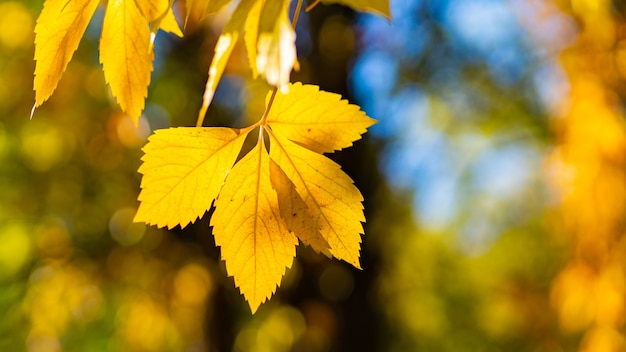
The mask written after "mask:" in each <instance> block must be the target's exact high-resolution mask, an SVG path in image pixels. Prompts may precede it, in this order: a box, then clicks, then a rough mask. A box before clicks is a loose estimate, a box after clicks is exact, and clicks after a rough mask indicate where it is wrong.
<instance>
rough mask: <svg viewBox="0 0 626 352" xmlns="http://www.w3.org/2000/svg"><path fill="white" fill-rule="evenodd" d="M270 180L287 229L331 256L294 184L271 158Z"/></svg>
mask: <svg viewBox="0 0 626 352" xmlns="http://www.w3.org/2000/svg"><path fill="white" fill-rule="evenodd" d="M270 180H271V181H272V187H273V188H274V189H275V190H276V194H277V195H278V207H279V209H280V215H281V216H282V218H283V220H284V221H285V225H287V229H288V230H289V231H291V232H293V233H294V234H296V236H298V238H299V239H300V241H302V243H304V244H306V245H308V246H311V248H313V249H314V250H315V251H317V252H320V253H323V254H325V255H327V256H329V257H330V256H332V255H331V254H330V251H329V249H330V246H329V245H328V242H326V240H325V239H324V237H323V236H322V234H321V233H320V231H319V229H318V228H317V223H316V221H315V218H314V217H313V216H312V215H311V213H310V212H309V208H308V207H307V205H306V203H305V202H304V200H303V199H302V197H301V196H300V195H299V194H298V192H297V191H296V186H295V185H294V184H293V182H291V180H290V179H289V177H287V175H286V174H285V172H284V171H283V170H282V169H281V168H280V166H278V164H276V162H274V160H272V159H270Z"/></svg>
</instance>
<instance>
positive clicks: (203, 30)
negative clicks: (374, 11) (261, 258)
mask: <svg viewBox="0 0 626 352" xmlns="http://www.w3.org/2000/svg"><path fill="white" fill-rule="evenodd" d="M42 3H43V1H42V0H15V1H7V0H0V316H1V317H2V318H1V319H0V350H2V351H451V352H452V351H546V352H548V351H550V352H551V351H555V352H558V351H598V352H604V351H626V338H625V335H624V333H625V332H626V331H625V326H624V325H625V323H626V255H625V254H626V236H625V235H626V121H625V117H624V114H625V111H624V107H625V105H624V103H625V101H626V41H625V39H626V17H625V16H626V2H624V1H621V0H569V1H568V0H430V1H429V0H391V12H392V17H393V20H392V21H388V20H385V19H383V18H380V17H377V16H373V15H364V14H358V13H354V12H352V11H351V10H349V9H346V8H343V7H340V6H325V5H319V6H317V7H315V8H314V9H313V10H312V11H311V12H309V13H306V14H303V15H302V16H301V17H300V21H299V24H298V28H297V31H298V40H297V45H298V52H299V59H300V64H301V70H300V71H299V72H294V74H293V75H292V79H293V80H299V81H303V82H306V83H312V84H317V85H319V86H321V88H322V89H325V90H328V91H332V92H336V93H340V94H342V95H343V96H344V97H346V98H347V99H349V100H350V101H352V102H354V103H356V104H359V105H360V106H361V107H362V108H363V109H364V110H365V111H366V112H367V113H368V115H369V116H371V117H373V118H375V119H377V120H378V121H379V122H378V124H377V125H375V126H374V127H372V128H371V130H370V132H369V133H368V134H367V135H366V137H365V138H364V139H363V140H362V141H359V142H358V143H356V144H355V147H353V148H350V149H348V150H345V151H342V152H339V153H335V154H334V155H332V156H331V157H332V158H334V159H335V160H337V161H338V162H340V163H341V164H342V165H343V168H344V170H346V172H347V173H348V174H350V175H351V177H353V178H354V180H355V182H356V184H357V186H358V187H359V189H360V190H361V191H362V193H363V194H364V196H365V209H366V216H367V219H368V221H367V224H366V226H365V227H366V234H365V236H364V237H363V249H362V266H363V268H364V270H362V271H358V270H355V269H354V268H352V267H350V266H349V265H347V264H345V263H342V262H339V261H336V260H329V259H327V258H325V257H322V256H320V255H317V254H315V253H314V252H313V251H312V250H310V249H309V248H306V247H303V246H300V247H299V248H298V256H297V258H296V260H295V262H294V265H293V268H292V269H291V270H289V271H288V273H287V275H286V276H285V278H284V280H283V283H282V285H281V287H280V288H279V290H278V293H277V294H276V295H275V296H274V297H273V298H272V300H271V301H270V302H269V303H266V304H264V305H262V306H261V308H260V309H259V311H258V312H257V313H256V314H255V315H254V316H252V315H251V314H250V311H249V308H248V307H247V304H246V303H245V301H244V300H243V298H242V297H241V296H240V295H239V293H238V292H237V290H236V289H235V288H234V284H233V281H232V279H231V278H228V277H227V276H226V272H225V268H224V265H223V263H222V262H221V261H220V259H219V250H218V249H217V248H216V247H215V244H214V242H213V239H212V236H211V231H210V228H209V226H208V218H209V216H210V213H209V214H206V215H205V217H204V218H202V219H201V220H200V221H198V222H197V223H196V224H194V225H192V226H189V227H187V228H185V229H184V230H181V229H179V228H177V229H174V230H173V231H165V230H159V229H156V228H154V227H147V226H145V225H143V224H135V223H133V222H132V218H133V216H134V212H135V209H136V207H137V201H136V197H137V194H138V192H139V182H140V177H139V175H138V174H137V172H136V170H137V168H138V166H139V164H140V158H141V155H142V153H141V147H142V146H143V145H144V144H145V143H146V139H147V137H148V136H149V135H150V134H151V132H152V131H153V130H155V129H158V128H167V127H170V126H192V125H194V123H195V119H196V114H197V110H198V108H199V106H200V102H201V95H202V91H203V88H204V83H205V80H206V75H207V73H206V72H207V68H208V66H209V63H210V60H211V56H212V53H213V48H214V45H215V42H216V40H217V36H218V35H219V31H220V28H221V25H223V23H224V20H225V18H226V17H225V16H226V15H225V14H219V15H215V16H212V17H209V18H208V19H207V20H206V21H204V22H198V21H195V20H194V19H192V20H191V21H190V22H189V23H188V26H187V33H186V36H185V38H183V39H179V38H176V37H172V36H169V35H167V34H160V35H159V37H158V39H157V43H156V51H157V52H156V57H157V58H156V62H155V71H154V73H153V76H152V84H151V86H150V92H149V97H148V101H147V107H146V110H145V113H144V116H142V117H141V119H140V122H139V126H138V127H135V126H134V125H133V123H132V122H131V120H130V119H129V118H127V117H126V116H124V115H123V114H122V113H120V110H119V108H117V107H116V105H115V102H114V100H113V98H112V97H111V95H110V93H109V91H108V88H107V87H106V85H105V82H104V79H103V74H102V71H101V67H100V65H99V64H98V53H97V48H98V37H99V33H100V28H101V22H102V16H103V11H102V8H101V9H100V10H99V11H98V12H97V14H96V16H95V18H94V19H93V20H92V22H91V24H90V26H89V28H88V31H87V33H86V35H85V38H84V39H83V40H82V42H81V45H80V47H79V49H78V51H77V53H76V55H75V57H74V59H73V61H72V62H71V63H70V65H69V67H68V69H67V72H66V73H65V75H64V78H63V79H62V81H61V83H60V85H59V88H58V90H57V92H56V93H55V95H54V96H53V98H52V99H51V100H50V101H48V102H47V103H46V104H44V106H43V107H41V108H40V109H38V110H37V111H36V113H35V116H34V117H33V119H32V120H29V118H28V117H29V113H30V109H31V107H32V104H33V102H34V94H33V92H32V72H33V70H34V62H33V60H32V57H33V53H34V47H33V40H34V35H33V29H34V24H35V21H36V18H37V16H38V13H39V11H40V10H41V8H42ZM246 60H247V58H246V57H245V51H244V50H242V49H241V48H240V49H238V51H235V53H234V55H233V59H232V60H231V64H230V65H229V67H228V69H227V73H226V75H225V77H224V78H223V80H222V82H221V84H220V86H219V88H218V90H217V93H216V97H215V100H214V103H213V105H212V107H211V108H210V109H209V114H208V117H207V119H206V120H205V125H207V126H240V125H243V124H246V123H247V121H249V120H253V121H254V120H256V119H258V116H260V112H261V111H262V105H263V99H264V96H265V90H266V89H267V87H265V86H264V84H263V83H262V82H256V81H251V80H250V78H249V72H248V70H247V68H246V67H247V61H246Z"/></svg>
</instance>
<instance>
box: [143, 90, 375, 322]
mask: <svg viewBox="0 0 626 352" xmlns="http://www.w3.org/2000/svg"><path fill="white" fill-rule="evenodd" d="M266 105H267V107H266V112H265V114H264V116H263V118H262V119H261V120H260V121H259V122H257V123H256V124H254V125H252V126H249V127H247V128H245V129H242V130H234V129H229V128H223V127H219V128H218V127H213V128H211V127H195V128H189V127H185V128H171V129H166V130H158V131H156V133H155V134H154V135H153V136H151V137H150V139H149V142H148V144H147V145H146V146H145V147H144V148H143V150H144V152H145V155H144V157H143V158H142V160H143V164H142V165H141V167H140V168H139V172H140V173H142V174H143V179H142V182H141V188H142V189H141V193H140V194H139V197H138V199H139V201H140V205H139V209H138V210H137V215H136V216H135V221H143V222H146V223H148V224H156V225H157V226H159V227H163V226H167V227H169V228H172V227H174V226H176V225H179V224H180V225H181V226H185V225H187V224H188V223H189V222H193V221H195V220H196V219H197V218H198V217H200V216H202V215H203V214H204V212H205V211H207V210H209V209H210V207H211V204H212V202H213V201H214V200H215V203H214V205H215V211H214V213H213V215H212V216H211V222H210V223H211V226H212V227H213V235H214V237H215V242H216V244H217V245H218V246H219V247H220V250H221V253H222V258H223V259H224V261H225V262H226V269H227V272H228V274H229V275H230V276H233V277H234V280H235V285H236V286H237V287H238V288H239V290H240V292H241V293H242V294H243V295H244V297H245V298H246V300H247V301H248V303H249V305H250V308H251V310H252V311H253V312H254V311H256V310H257V308H258V307H259V305H260V304H261V303H263V302H265V301H266V300H267V299H268V298H269V297H270V296H271V295H272V294H273V293H274V291H275V290H276V287H277V286H278V285H279V284H280V281H281V278H282V277H283V275H284V273H285V270H286V269H287V268H289V267H290V266H291V263H292V261H293V257H294V256H295V246H296V245H297V242H298V239H299V240H300V241H301V242H302V243H304V244H306V245H309V246H311V247H312V248H313V249H314V250H316V251H317V252H320V253H323V254H325V255H327V256H329V257H335V258H338V259H340V260H344V261H346V262H348V263H350V264H352V265H354V266H355V267H356V268H360V264H359V253H360V244H361V234H363V225H362V223H363V222H364V221H365V217H364V215H363V205H362V201H363V197H362V195H361V193H360V192H359V190H358V189H357V188H356V186H354V184H353V181H352V180H351V179H350V177H349V176H348V175H346V174H345V173H344V172H343V171H342V170H341V167H340V166H339V165H337V164H336V163H335V162H333V161H332V160H330V159H328V158H327V157H325V156H324V155H322V152H326V151H335V150H338V149H342V148H345V147H347V146H350V145H352V142H354V141H355V140H357V139H359V138H361V134H362V133H364V132H365V130H366V128H367V127H369V126H370V125H372V124H373V123H374V120H372V119H370V118H369V117H367V116H366V115H365V114H364V113H363V112H361V111H360V110H359V108H358V107H357V106H355V105H350V104H348V103H347V101H345V100H341V98H340V97H339V96H338V95H337V94H332V93H327V92H323V91H320V90H319V89H318V87H316V86H311V85H303V84H301V83H296V84H290V85H289V87H288V93H277V91H276V90H274V92H273V93H271V95H270V97H269V99H268V100H267V103H266ZM316 107H319V108H316ZM275 109H276V110H275ZM297 121H301V123H300V124H298V123H297ZM251 131H258V133H259V136H258V138H257V144H256V146H254V147H253V148H252V150H251V151H249V152H248V153H247V154H246V155H245V156H244V157H243V158H242V159H241V160H239V161H238V162H236V159H237V157H238V156H239V154H240V152H241V148H242V146H243V142H244V140H245V138H246V136H247V135H248V134H250V133H251ZM265 134H267V135H268V136H269V152H268V150H267V149H266V146H265V141H264V137H263V136H264V135H265ZM329 136H330V137H329ZM235 162H236V163H235ZM233 164H235V165H234V166H233Z"/></svg>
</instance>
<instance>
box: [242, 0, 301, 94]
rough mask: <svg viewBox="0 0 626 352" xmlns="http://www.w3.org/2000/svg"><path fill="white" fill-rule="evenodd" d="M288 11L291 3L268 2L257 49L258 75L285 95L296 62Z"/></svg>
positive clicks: (262, 13)
mask: <svg viewBox="0 0 626 352" xmlns="http://www.w3.org/2000/svg"><path fill="white" fill-rule="evenodd" d="M288 10H289V1H288V0H281V1H266V2H265V4H264V5H263V9H262V10H261V14H260V18H259V29H258V33H259V34H258V35H259V37H258V39H257V49H256V70H257V71H258V74H259V75H261V76H262V77H264V78H265V79H266V80H267V83H269V84H270V85H272V86H275V87H278V88H280V89H281V91H283V92H285V89H286V88H287V84H288V83H289V77H290V75H291V70H292V69H293V66H294V63H295V62H296V33H295V31H294V29H293V27H292V26H291V23H290V22H289V16H288ZM248 54H250V53H248Z"/></svg>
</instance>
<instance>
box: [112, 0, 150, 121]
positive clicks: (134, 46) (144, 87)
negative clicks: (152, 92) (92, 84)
mask: <svg viewBox="0 0 626 352" xmlns="http://www.w3.org/2000/svg"><path fill="white" fill-rule="evenodd" d="M150 43H151V39H150V28H149V26H148V19H146V18H145V17H144V16H143V15H142V14H141V12H140V11H139V9H138V8H137V6H136V3H135V1H130V0H110V1H109V2H108V4H107V9H106V13H105V15H104V23H103V24H102V36H101V38H100V62H101V63H102V66H103V69H104V78H105V79H106V81H107V83H109V85H110V86H111V91H112V93H113V95H114V96H115V98H116V99H117V102H118V103H119V105H120V107H121V108H122V110H124V112H126V113H127V114H128V115H129V116H130V117H131V118H132V119H133V121H135V124H136V123H137V122H138V120H139V116H140V115H141V111H142V110H143V108H144V100H145V98H146V97H147V96H148V85H149V84H150V73H151V72H152V50H151V45H150Z"/></svg>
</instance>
